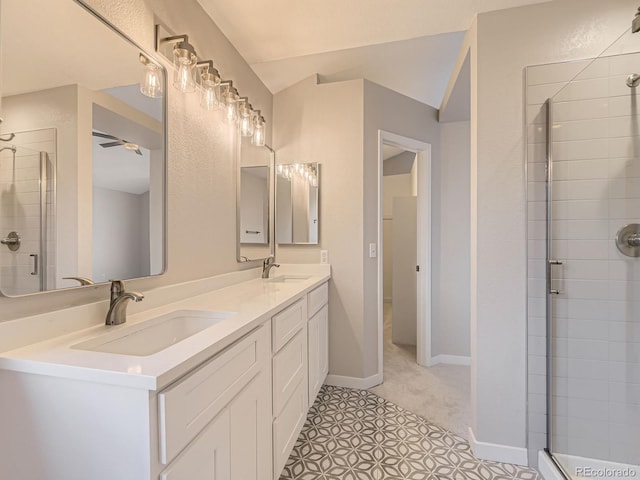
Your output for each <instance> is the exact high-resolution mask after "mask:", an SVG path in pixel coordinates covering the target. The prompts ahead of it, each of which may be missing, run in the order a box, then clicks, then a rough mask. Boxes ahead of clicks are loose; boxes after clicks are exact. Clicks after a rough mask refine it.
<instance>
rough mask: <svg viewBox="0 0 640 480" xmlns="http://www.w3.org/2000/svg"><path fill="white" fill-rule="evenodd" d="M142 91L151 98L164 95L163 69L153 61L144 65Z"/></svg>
mask: <svg viewBox="0 0 640 480" xmlns="http://www.w3.org/2000/svg"><path fill="white" fill-rule="evenodd" d="M140 92H141V93H142V94H143V95H146V96H147V97H151V98H160V97H162V71H161V70H160V67H159V66H158V65H156V64H155V63H152V62H147V64H146V65H145V66H144V75H143V78H142V82H140Z"/></svg>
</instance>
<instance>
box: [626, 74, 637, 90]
mask: <svg viewBox="0 0 640 480" xmlns="http://www.w3.org/2000/svg"><path fill="white" fill-rule="evenodd" d="M638 85H640V75H638V74H637V73H632V74H630V75H629V76H628V77H627V87H629V88H636V87H637V86H638Z"/></svg>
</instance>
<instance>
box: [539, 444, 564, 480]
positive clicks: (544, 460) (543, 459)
mask: <svg viewBox="0 0 640 480" xmlns="http://www.w3.org/2000/svg"><path fill="white" fill-rule="evenodd" d="M538 470H539V471H540V475H542V478H544V480H564V477H563V476H562V474H561V473H560V472H559V471H558V467H556V464H555V463H553V460H551V458H549V455H548V454H547V452H545V451H544V450H540V451H539V452H538Z"/></svg>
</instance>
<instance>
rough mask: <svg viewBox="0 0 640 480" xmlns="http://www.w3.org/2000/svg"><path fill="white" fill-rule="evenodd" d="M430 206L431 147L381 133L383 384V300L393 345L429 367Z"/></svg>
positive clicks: (381, 344)
mask: <svg viewBox="0 0 640 480" xmlns="http://www.w3.org/2000/svg"><path fill="white" fill-rule="evenodd" d="M385 170H386V173H387V175H385ZM392 177H396V178H392ZM385 186H386V187H387V194H386V195H385ZM431 203H432V202H431V145H429V144H428V143H425V142H421V141H418V140H415V139H412V138H408V137H403V136H400V135H396V134H393V133H390V132H385V131H383V130H380V131H379V133H378V245H380V251H381V252H382V255H379V256H378V375H379V378H380V379H381V380H382V379H383V375H384V374H383V371H384V360H383V359H384V330H385V321H384V319H385V295H386V299H387V300H391V305H389V302H386V305H387V315H386V316H387V326H388V327H387V329H388V330H391V332H390V333H391V336H392V338H393V343H395V344H404V345H408V346H411V345H415V351H416V356H415V360H416V362H417V363H418V364H419V365H423V366H429V365H430V360H431V341H430V339H431V332H430V330H431V311H430V309H429V308H427V307H428V305H430V304H431V238H430V231H431ZM385 217H386V218H387V220H385ZM385 223H386V225H385ZM385 230H386V233H387V238H386V239H385ZM385 240H387V243H390V244H391V245H390V248H387V246H386V243H385ZM389 240H391V241H390V242H389ZM394 240H395V242H394ZM393 253H396V255H395V256H394V255H393ZM385 260H386V263H387V267H390V269H391V270H392V272H391V274H390V272H388V270H389V268H387V269H386V270H387V271H385V268H384V267H385ZM385 277H386V278H385ZM385 283H386V287H387V288H386V289H385ZM394 287H395V288H394ZM394 292H395V293H394ZM394 297H395V298H394ZM393 300H395V305H394V302H393ZM390 314H391V315H390ZM394 314H395V315H394ZM390 317H391V318H390Z"/></svg>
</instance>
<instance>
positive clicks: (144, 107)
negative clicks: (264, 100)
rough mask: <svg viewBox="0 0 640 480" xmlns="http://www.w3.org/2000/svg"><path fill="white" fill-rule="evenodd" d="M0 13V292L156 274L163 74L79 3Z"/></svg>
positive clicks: (8, 6)
mask: <svg viewBox="0 0 640 480" xmlns="http://www.w3.org/2000/svg"><path fill="white" fill-rule="evenodd" d="M0 8H1V12H0V13H1V15H0V22H1V25H0V36H1V37H0V42H1V44H2V58H1V62H2V64H1V71H2V78H1V82H2V83H1V85H2V111H1V117H2V123H1V124H0V140H3V141H0V147H4V146H8V147H15V153H12V150H4V151H1V152H0V238H2V239H5V238H7V239H9V238H10V234H11V232H15V235H17V236H18V237H19V239H20V244H19V245H17V244H16V245H11V247H12V249H10V248H8V247H9V245H6V244H5V245H6V246H5V245H0V251H1V252H2V254H0V291H1V292H2V294H4V295H24V294H29V293H36V292H42V291H47V290H55V289H59V288H66V287H76V286H81V285H90V284H92V283H100V282H106V281H108V280H109V279H111V278H121V279H128V278H137V277H145V276H148V275H157V274H160V273H162V272H163V270H164V252H165V250H164V218H165V208H164V203H165V170H166V162H165V147H164V145H165V111H166V106H165V99H164V98H163V97H162V96H160V93H161V92H162V91H163V90H164V84H165V78H164V76H165V75H164V74H165V72H164V69H163V68H162V67H161V66H160V65H159V64H157V63H156V62H155V60H153V58H152V57H151V56H150V55H149V54H147V53H145V52H143V51H142V50H141V49H140V48H139V47H137V46H136V45H135V44H133V43H132V42H131V41H130V40H129V39H127V38H126V37H124V36H123V35H122V34H120V33H119V32H117V31H116V30H115V29H112V28H110V27H109V26H108V25H107V24H106V23H105V22H103V21H102V20H101V19H100V18H98V17H97V16H96V15H95V14H94V13H93V12H92V11H90V10H89V9H87V8H86V7H84V6H83V4H82V3H81V2H78V1H75V2H74V1H71V0H30V1H28V2H24V1H20V0H3V1H2V2H1V3H0ZM151 67H153V69H154V74H155V77H154V78H155V81H156V84H155V86H156V87H157V88H155V89H154V90H153V92H150V91H149V90H148V89H147V90H146V94H143V93H142V92H141V90H145V89H144V88H143V86H141V82H143V79H145V74H146V73H147V72H148V70H149V69H150V68H151ZM45 72H46V73H45ZM147 76H148V75H147ZM143 83H144V82H143ZM151 93H153V95H152V94H151ZM151 97H155V98H151ZM13 247H18V248H13Z"/></svg>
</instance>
